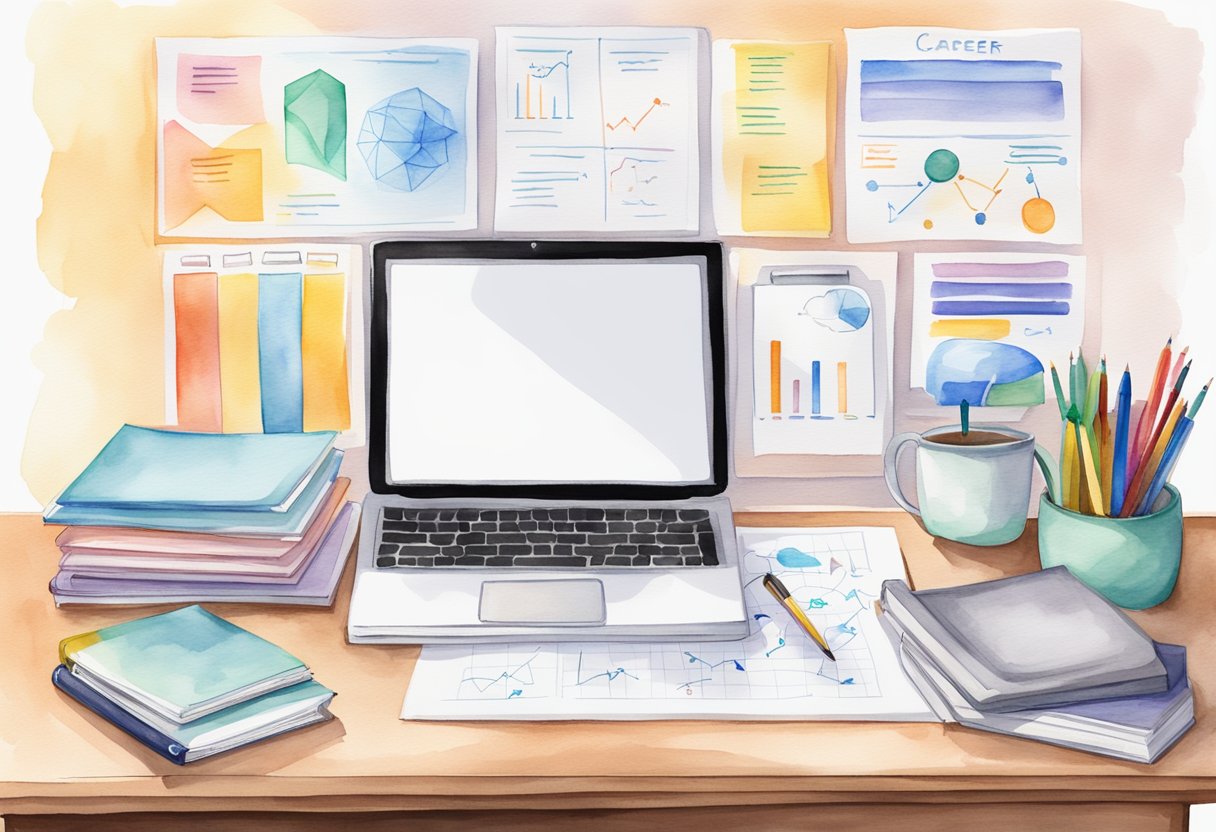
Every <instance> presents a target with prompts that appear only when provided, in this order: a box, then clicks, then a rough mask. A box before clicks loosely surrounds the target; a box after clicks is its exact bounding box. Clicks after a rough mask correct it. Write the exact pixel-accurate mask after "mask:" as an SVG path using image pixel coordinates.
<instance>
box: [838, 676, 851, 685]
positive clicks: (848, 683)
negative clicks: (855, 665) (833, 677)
mask: <svg viewBox="0 0 1216 832" xmlns="http://www.w3.org/2000/svg"><path fill="white" fill-rule="evenodd" d="M840 684H842V685H851V684H853V677H852V676H850V677H849V678H847V679H845V680H844V681H843V682H841V683H840Z"/></svg>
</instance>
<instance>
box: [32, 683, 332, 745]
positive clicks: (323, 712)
mask: <svg viewBox="0 0 1216 832" xmlns="http://www.w3.org/2000/svg"><path fill="white" fill-rule="evenodd" d="M51 681H52V682H53V683H54V685H55V687H57V688H59V689H60V690H62V691H63V692H64V693H66V694H67V695H68V696H70V697H72V698H73V699H75V700H76V701H77V702H79V703H80V704H82V705H84V706H85V707H86V708H88V709H89V710H91V711H93V712H94V713H96V714H97V715H98V716H101V717H102V718H104V719H106V720H107V721H109V722H111V723H113V724H114V725H116V726H117V727H119V728H121V729H122V730H123V731H126V732H127V733H128V734H130V735H131V736H133V737H135V738H136V739H137V740H139V741H140V742H142V743H143V744H144V745H146V746H148V747H149V748H151V749H152V750H153V751H155V752H156V753H157V754H160V755H161V756H162V757H165V758H166V759H168V760H170V761H171V762H174V763H177V764H178V765H182V764H183V763H190V762H193V761H194V760H199V759H202V758H203V757H209V756H211V755H212V754H219V753H220V752H222V751H231V750H232V749H235V748H240V747H241V746H244V745H248V744H250V743H253V742H257V741H258V740H263V739H266V738H268V737H272V736H275V735H276V734H282V733H284V732H285V731H291V730H294V729H296V728H303V727H304V726H305V725H312V724H313V723H316V722H325V721H326V720H329V719H332V718H333V716H332V714H330V713H329V710H328V706H329V703H330V701H331V700H332V699H333V697H334V692H333V691H332V690H330V689H329V688H327V687H325V686H324V685H322V684H319V683H318V682H314V681H311V680H310V681H306V682H300V683H298V684H295V685H292V686H291V687H288V688H283V689H281V690H276V691H273V692H271V693H267V694H263V695H262V696H259V697H257V698H255V699H252V700H250V701H247V702H242V703H240V704H237V705H233V706H231V707H229V708H225V709H224V710H222V711H219V712H217V713H213V714H211V715H209V716H205V717H202V718H200V719H196V720H194V721H193V722H190V723H188V724H186V725H174V724H171V723H169V724H166V723H158V724H157V725H153V724H150V723H148V722H146V721H144V720H142V719H140V718H138V717H136V716H134V715H133V714H131V713H129V712H128V711H126V710H124V709H123V708H122V707H121V706H119V705H118V704H116V703H115V702H113V701H111V700H110V699H108V698H107V697H105V696H103V695H102V694H101V693H99V692H98V691H96V690H94V689H93V688H91V687H89V686H88V685H87V684H85V683H84V682H83V681H82V680H81V679H79V678H78V677H77V676H75V675H74V674H72V673H71V672H70V671H69V670H68V668H67V667H65V666H64V665H59V666H58V667H56V668H55V670H54V672H53V673H52V674H51Z"/></svg>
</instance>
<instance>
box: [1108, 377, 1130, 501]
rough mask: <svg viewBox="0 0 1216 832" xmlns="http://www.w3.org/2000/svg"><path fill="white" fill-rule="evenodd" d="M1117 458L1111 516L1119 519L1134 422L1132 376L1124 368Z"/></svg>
mask: <svg viewBox="0 0 1216 832" xmlns="http://www.w3.org/2000/svg"><path fill="white" fill-rule="evenodd" d="M1116 414H1117V415H1116V422H1115V458H1114V460H1113V463H1112V466H1113V467H1112V469H1111V476H1110V516H1111V517H1118V516H1119V512H1120V511H1122V510H1123V498H1124V496H1125V492H1126V491H1127V429H1128V428H1129V427H1130V424H1129V423H1130V422H1131V420H1132V374H1131V370H1129V369H1128V368H1127V367H1124V368H1123V378H1122V379H1120V381H1119V399H1118V403H1117V405H1116Z"/></svg>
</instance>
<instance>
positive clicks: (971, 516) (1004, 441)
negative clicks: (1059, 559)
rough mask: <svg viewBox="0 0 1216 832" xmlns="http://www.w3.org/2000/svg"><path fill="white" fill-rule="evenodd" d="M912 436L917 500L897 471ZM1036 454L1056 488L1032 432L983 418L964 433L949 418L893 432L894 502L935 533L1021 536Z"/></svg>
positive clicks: (998, 540)
mask: <svg viewBox="0 0 1216 832" xmlns="http://www.w3.org/2000/svg"><path fill="white" fill-rule="evenodd" d="M910 442H915V443H916V497H917V502H918V503H920V505H919V507H918V506H914V505H912V504H911V503H910V502H908V499H907V498H906V497H905V496H904V493H903V491H902V490H901V489H900V487H899V480H898V479H897V477H896V470H897V468H896V466H897V464H898V462H899V454H900V451H901V450H902V449H903V447H904V445H906V444H908V443H910ZM1035 461H1037V462H1038V463H1039V467H1040V468H1041V469H1042V471H1043V476H1044V477H1045V478H1046V480H1047V487H1048V490H1049V491H1050V492H1052V493H1054V491H1055V489H1054V484H1053V483H1052V474H1051V470H1052V467H1053V463H1052V461H1051V457H1050V455H1048V454H1047V453H1046V451H1044V450H1043V449H1042V448H1039V447H1037V446H1036V445H1035V442H1034V437H1033V436H1031V435H1030V434H1029V433H1023V432H1022V431H1020V430H1014V429H1013V428H1007V427H999V426H993V425H985V426H983V427H976V428H972V429H971V430H969V431H968V432H967V433H966V434H964V433H963V432H962V430H961V428H960V426H958V425H947V426H945V427H940V428H933V429H932V430H928V431H925V432H924V433H923V434H921V433H901V434H899V435H898V436H894V437H892V438H891V441H890V442H889V443H888V444H887V450H886V454H885V458H884V460H883V474H884V476H885V477H886V480H887V488H888V489H889V490H890V492H891V496H892V497H894V498H895V502H897V503H899V504H900V505H901V506H902V507H903V508H904V509H905V510H907V511H909V512H911V513H912V514H915V515H916V516H917V517H920V518H921V520H922V521H923V522H924V524H925V528H926V529H927V530H928V531H929V533H930V534H933V535H936V536H937V537H945V538H949V539H950V540H957V541H958V542H960V543H970V544H972V545H974V546H999V545H1001V544H1002V543H1008V542H1010V541H1011V540H1017V538H1018V537H1019V536H1020V535H1021V534H1022V530H1023V529H1025V527H1026V515H1027V511H1028V509H1029V508H1030V478H1031V473H1032V471H1033V469H1034V463H1035Z"/></svg>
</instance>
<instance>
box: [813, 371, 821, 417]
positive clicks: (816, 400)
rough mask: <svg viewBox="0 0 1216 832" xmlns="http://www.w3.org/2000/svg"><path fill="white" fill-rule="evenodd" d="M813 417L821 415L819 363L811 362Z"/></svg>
mask: <svg viewBox="0 0 1216 832" xmlns="http://www.w3.org/2000/svg"><path fill="white" fill-rule="evenodd" d="M811 415H812V416H818V415H819V362H818V361H812V362H811Z"/></svg>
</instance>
